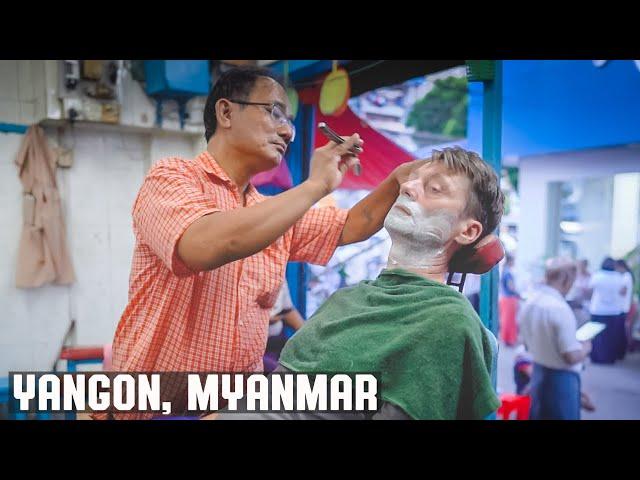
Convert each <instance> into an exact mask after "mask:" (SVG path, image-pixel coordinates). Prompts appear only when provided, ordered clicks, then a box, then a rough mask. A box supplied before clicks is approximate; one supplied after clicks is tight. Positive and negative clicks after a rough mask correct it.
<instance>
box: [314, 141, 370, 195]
mask: <svg viewBox="0 0 640 480" xmlns="http://www.w3.org/2000/svg"><path fill="white" fill-rule="evenodd" d="M343 138H344V139H345V142H344V143H343V144H341V145H338V144H336V143H334V142H329V143H327V144H326V145H324V146H323V147H320V148H318V149H316V150H315V151H314V152H313V156H312V157H311V172H310V173H309V179H308V181H310V182H313V183H316V184H318V185H319V186H321V188H322V191H323V194H324V195H328V194H329V193H331V192H333V191H334V190H335V189H336V188H338V186H339V185H340V183H341V182H342V179H343V178H344V175H345V173H346V172H347V170H348V169H350V168H352V169H353V168H355V165H356V164H358V163H359V160H358V157H356V156H355V155H353V154H352V153H351V152H349V150H350V149H351V148H352V147H354V146H356V147H360V151H362V144H363V143H364V141H363V140H362V139H361V138H360V135H358V134H357V133H354V134H353V135H351V136H350V137H343Z"/></svg>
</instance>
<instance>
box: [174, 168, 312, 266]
mask: <svg viewBox="0 0 640 480" xmlns="http://www.w3.org/2000/svg"><path fill="white" fill-rule="evenodd" d="M323 195H324V186H322V185H318V184H315V183H313V182H312V181H309V180H308V181H305V182H303V183H302V184H300V185H299V186H297V187H295V188H292V189H290V190H288V191H286V192H283V193H281V194H279V195H276V196H274V197H272V198H270V199H268V200H265V201H264V202H261V203H259V204H258V205H254V206H251V207H245V208H239V209H236V210H231V211H226V212H218V213H214V214H211V215H206V216H204V217H202V218H200V219H198V220H196V221H195V222H193V224H192V225H191V226H189V228H188V229H187V230H186V231H185V233H184V234H183V236H182V238H181V239H180V242H179V243H178V255H179V256H180V258H181V259H182V261H183V262H184V263H185V264H186V265H187V267H189V268H190V269H192V270H194V271H205V270H213V269H215V268H218V267H220V266H222V265H224V264H227V263H230V262H233V261H235V260H239V259H241V258H246V257H249V256H251V255H253V254H255V253H257V252H259V251H261V250H263V249H264V248H266V247H267V246H269V245H270V244H271V243H273V242H274V241H275V240H276V239H277V238H278V237H280V236H281V235H282V234H284V233H285V232H286V231H287V230H288V229H289V228H291V226H292V225H293V224H294V223H295V222H296V221H298V220H299V219H300V218H301V217H302V216H303V215H304V214H305V213H306V212H307V210H309V208H311V206H313V204H314V203H316V202H317V201H318V200H320V198H322V196H323Z"/></svg>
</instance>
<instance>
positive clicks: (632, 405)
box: [498, 344, 640, 420]
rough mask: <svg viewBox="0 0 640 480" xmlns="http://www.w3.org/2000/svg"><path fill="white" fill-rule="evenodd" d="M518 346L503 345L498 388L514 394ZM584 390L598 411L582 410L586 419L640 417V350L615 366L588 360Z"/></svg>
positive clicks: (637, 418)
mask: <svg viewBox="0 0 640 480" xmlns="http://www.w3.org/2000/svg"><path fill="white" fill-rule="evenodd" d="M514 357H515V349H514V348H511V347H508V346H506V345H504V344H501V345H500V354H499V356H498V391H499V392H504V393H514V392H515V389H516V387H515V383H514V380H513V359H514ZM582 390H583V391H584V392H586V393H587V394H588V395H589V396H590V397H591V400H592V401H593V403H594V404H595V406H596V410H595V412H586V411H585V410H582V419H583V420H640V352H634V353H631V354H628V355H627V356H626V358H625V359H624V360H622V361H620V362H617V363H615V364H613V365H597V364H592V363H590V362H589V361H587V365H586V369H585V370H584V371H583V372H582Z"/></svg>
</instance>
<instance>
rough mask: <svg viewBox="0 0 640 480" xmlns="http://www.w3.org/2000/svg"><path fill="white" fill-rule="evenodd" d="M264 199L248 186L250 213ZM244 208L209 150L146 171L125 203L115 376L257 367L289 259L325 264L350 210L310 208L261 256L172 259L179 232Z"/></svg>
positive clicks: (260, 360)
mask: <svg viewBox="0 0 640 480" xmlns="http://www.w3.org/2000/svg"><path fill="white" fill-rule="evenodd" d="M265 198H266V197H264V196H263V195H261V194H260V193H258V191H257V190H256V189H255V187H254V186H253V185H249V187H248V189H247V192H246V205H247V206H248V207H250V206H252V205H255V204H257V203H260V202H262V201H264V200H265ZM242 206H243V205H242V197H241V195H240V192H239V191H238V188H237V187H236V185H235V184H234V183H233V182H232V181H231V180H230V179H229V177H228V176H227V174H226V173H225V172H224V171H223V170H222V168H221V167H220V166H219V165H218V163H217V162H216V161H215V160H214V158H213V156H212V155H211V154H210V153H209V152H207V151H205V152H203V153H201V154H200V155H199V156H198V157H196V159H195V160H193V161H191V160H186V159H182V158H168V159H164V160H162V161H160V162H158V163H157V164H156V165H154V166H153V167H152V168H151V170H150V171H149V173H148V175H147V177H146V178H145V180H144V183H143V185H142V187H141V189H140V192H139V193H138V196H137V198H136V201H135V203H134V206H133V229H134V233H135V238H136V244H135V250H134V254H133V262H132V266H131V276H130V284H129V303H128V305H127V307H126V308H125V310H124V313H123V314H122V317H121V318H120V322H119V324H118V327H117V329H116V332H115V337H114V341H113V371H130V372H133V371H137V372H150V371H154V372H162V371H183V372H184V371H191V372H257V371H262V368H263V365H262V356H263V355H264V351H265V347H266V342H267V335H268V324H269V311H270V309H271V307H272V306H273V304H274V303H275V301H276V299H277V297H278V293H279V289H280V286H281V285H282V282H283V280H284V276H285V268H286V264H287V262H288V261H294V262H296V261H297V262H309V263H315V264H320V265H325V264H326V263H327V262H328V261H329V259H330V258H331V256H332V255H333V252H334V251H335V249H336V247H337V244H338V240H339V238H340V234H341V233H342V229H343V227H344V224H345V221H346V218H347V213H348V211H347V210H343V209H338V208H335V207H324V208H311V209H310V210H309V211H308V212H307V213H306V214H305V215H304V216H303V217H302V218H301V219H300V220H298V221H297V222H296V223H295V224H294V225H293V226H292V227H291V228H290V229H289V230H288V231H286V232H285V233H284V235H282V236H281V237H280V238H278V239H277V240H276V241H275V242H274V243H272V244H271V245H269V246H268V247H267V248H265V249H264V250H262V251H261V252H258V253H256V254H255V255H252V256H250V257H247V258H244V259H242V260H236V261H235V262H231V263H228V264H226V265H223V266H221V267H219V268H217V269H215V270H212V271H207V272H192V271H190V270H189V269H188V268H187V266H186V265H184V263H183V262H182V261H181V260H180V258H179V256H178V254H177V244H178V240H179V239H180V237H181V236H182V234H183V233H184V231H185V230H186V229H187V228H188V227H189V225H191V224H192V223H193V222H194V221H195V220H197V219H199V218H200V217H202V216H203V215H207V214H210V213H213V212H219V211H227V210H234V209H237V208H242Z"/></svg>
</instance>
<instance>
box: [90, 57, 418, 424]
mask: <svg viewBox="0 0 640 480" xmlns="http://www.w3.org/2000/svg"><path fill="white" fill-rule="evenodd" d="M289 109H290V107H289V102H288V99H287V95H286V92H285V89H284V88H283V85H282V84H281V83H280V81H279V79H278V78H277V77H275V76H274V74H273V73H272V72H270V71H269V70H266V69H261V68H257V67H239V68H234V69H232V70H230V71H227V72H225V73H223V74H222V75H221V76H220V78H219V79H218V81H217V82H216V84H215V86H214V88H213V90H212V92H211V93H210V95H209V97H208V99H207V103H206V107H205V111H204V124H205V130H206V132H205V137H206V139H207V141H208V145H207V150H206V151H205V152H203V153H201V154H200V155H199V156H198V157H196V158H195V159H193V160H188V159H183V158H167V159H164V160H161V161H159V162H158V163H156V164H155V165H154V166H153V167H152V168H151V170H150V171H149V173H148V174H147V176H146V178H145V180H144V183H143V185H142V187H141V189H140V192H139V193H138V196H137V198H136V201H135V204H134V206H133V229H134V233H135V238H136V244H135V251H134V255H133V262H132V267H131V276H130V286H129V303H128V305H127V307H126V308H125V310H124V312H123V314H122V317H121V319H120V322H119V324H118V327H117V329H116V332H115V338H114V341H113V371H122V372H135V371H137V372H150V371H153V372H161V371H171V372H187V371H189V372H258V371H262V368H263V365H262V356H263V354H264V351H265V345H266V342H267V327H268V324H269V311H270V308H271V307H272V305H273V304H274V302H275V300H276V298H277V296H278V292H279V289H280V286H281V284H282V282H283V280H284V277H285V268H286V264H287V262H288V261H294V262H309V263H314V264H320V265H325V264H326V263H327V262H328V261H329V259H330V258H331V256H332V255H333V252H334V251H335V249H336V247H337V246H339V245H346V244H349V243H354V242H359V241H362V240H365V239H367V238H369V237H370V236H371V235H373V234H374V233H375V232H377V231H378V230H380V228H381V227H382V224H383V221H384V218H385V216H386V214H387V212H388V211H389V209H390V208H391V206H392V205H393V203H394V201H395V200H396V198H397V196H398V191H399V185H400V183H401V182H402V181H403V180H404V179H406V178H408V176H409V174H410V173H411V171H412V170H413V169H414V168H417V167H418V166H420V165H421V164H422V162H412V163H410V164H404V165H402V166H400V167H398V168H396V169H395V170H394V171H393V172H392V173H391V174H390V175H389V177H388V178H387V179H385V180H384V181H383V182H382V183H381V184H380V185H379V186H378V187H377V188H376V189H375V190H374V191H373V192H371V194H369V195H368V196H367V197H366V198H364V199H363V200H362V201H360V202H359V203H358V204H357V205H355V206H354V207H353V208H351V209H350V210H342V209H339V208H336V207H332V206H330V207H323V208H312V206H313V205H314V204H315V203H316V202H317V201H318V200H320V199H321V198H323V197H324V196H326V195H327V194H329V193H331V192H332V191H333V190H334V189H336V188H337V187H338V186H339V185H340V182H341V181H342V178H343V176H344V174H345V172H346V171H347V170H348V169H349V168H355V165H356V164H357V163H358V160H357V157H356V156H354V155H353V154H351V153H349V150H350V149H351V148H355V149H356V150H358V151H362V144H363V141H362V140H361V139H360V137H359V136H358V134H357V133H356V134H353V135H351V136H350V137H346V141H345V142H344V144H342V145H338V144H336V143H334V142H329V143H327V144H326V145H325V146H323V147H321V148H318V149H317V150H315V151H314V153H313V157H312V159H311V171H310V174H309V178H308V179H307V180H305V181H304V182H302V183H301V184H300V185H298V186H296V187H294V188H291V189H290V190H288V191H286V192H283V193H281V194H279V195H276V196H273V197H264V196H262V195H261V194H259V193H258V192H257V190H256V189H255V187H254V186H253V185H251V184H250V183H249V180H250V178H251V177H252V176H254V175H255V174H257V173H259V172H263V171H267V170H270V169H272V168H275V167H276V166H278V165H279V163H280V162H281V161H283V156H284V154H285V151H286V150H287V147H288V145H289V143H291V142H292V141H293V140H294V137H295V128H294V126H293V123H292V121H291V119H290V118H289ZM169 400H176V402H175V403H174V411H176V410H179V409H180V408H179V407H177V406H176V405H177V404H178V403H179V402H178V398H169ZM151 416H153V415H152V414H142V413H140V414H135V413H134V414H116V415H115V417H116V418H149V417H151ZM95 417H96V418H105V417H107V416H106V415H101V414H97V415H95Z"/></svg>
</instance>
